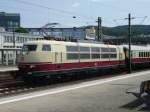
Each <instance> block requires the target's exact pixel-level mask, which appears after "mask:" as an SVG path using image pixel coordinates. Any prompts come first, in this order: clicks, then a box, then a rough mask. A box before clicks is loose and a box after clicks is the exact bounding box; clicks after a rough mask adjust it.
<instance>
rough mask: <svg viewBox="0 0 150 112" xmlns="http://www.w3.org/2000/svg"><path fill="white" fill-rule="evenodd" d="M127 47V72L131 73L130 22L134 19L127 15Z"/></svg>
mask: <svg viewBox="0 0 150 112" xmlns="http://www.w3.org/2000/svg"><path fill="white" fill-rule="evenodd" d="M125 19H128V46H129V59H128V63H127V64H128V72H129V73H131V72H132V66H131V64H132V59H131V58H132V56H131V55H132V52H131V20H132V19H135V18H134V17H132V18H131V14H130V13H129V15H128V18H125Z"/></svg>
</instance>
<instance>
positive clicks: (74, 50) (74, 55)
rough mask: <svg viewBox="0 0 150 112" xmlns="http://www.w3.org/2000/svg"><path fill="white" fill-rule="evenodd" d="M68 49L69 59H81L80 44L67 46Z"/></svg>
mask: <svg viewBox="0 0 150 112" xmlns="http://www.w3.org/2000/svg"><path fill="white" fill-rule="evenodd" d="M66 50H67V59H68V60H78V59H79V54H78V53H79V52H78V46H66Z"/></svg>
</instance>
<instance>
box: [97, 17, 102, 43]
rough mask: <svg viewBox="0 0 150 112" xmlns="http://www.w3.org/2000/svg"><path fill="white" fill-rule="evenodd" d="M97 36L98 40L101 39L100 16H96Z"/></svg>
mask: <svg viewBox="0 0 150 112" xmlns="http://www.w3.org/2000/svg"><path fill="white" fill-rule="evenodd" d="M97 37H98V41H102V18H101V17H98V27H97Z"/></svg>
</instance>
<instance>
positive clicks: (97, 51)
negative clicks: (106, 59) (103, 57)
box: [91, 47, 100, 59]
mask: <svg viewBox="0 0 150 112" xmlns="http://www.w3.org/2000/svg"><path fill="white" fill-rule="evenodd" d="M91 53H92V54H91V55H92V59H99V58H100V48H99V47H92V48H91Z"/></svg>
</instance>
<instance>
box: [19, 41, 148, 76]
mask: <svg viewBox="0 0 150 112" xmlns="http://www.w3.org/2000/svg"><path fill="white" fill-rule="evenodd" d="M131 51H132V60H133V63H132V64H133V65H135V64H137V63H150V48H149V47H140V46H138V47H137V46H134V47H133V46H132V50H131ZM127 59H128V47H127V46H123V45H122V46H116V45H107V44H101V43H85V42H65V41H55V40H36V41H32V42H31V41H30V42H27V43H25V44H24V46H23V51H22V55H21V56H20V57H19V60H18V63H19V64H18V67H19V74H20V75H22V76H24V77H41V76H42V77H43V76H45V77H51V76H54V74H55V75H57V74H59V73H68V72H79V71H89V70H95V69H104V68H120V67H125V66H126V65H127V63H128V61H126V60H127Z"/></svg>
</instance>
